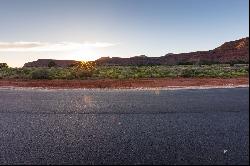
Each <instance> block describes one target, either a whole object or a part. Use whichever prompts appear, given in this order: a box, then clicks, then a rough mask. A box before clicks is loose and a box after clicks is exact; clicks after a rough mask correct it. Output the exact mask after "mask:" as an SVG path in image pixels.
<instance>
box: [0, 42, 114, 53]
mask: <svg viewBox="0 0 250 166" xmlns="http://www.w3.org/2000/svg"><path fill="white" fill-rule="evenodd" d="M115 45H116V44H114V43H105V42H96V43H90V42H85V43H76V42H58V43H45V42H0V52H42V51H71V50H77V49H81V48H104V47H111V46H115Z"/></svg>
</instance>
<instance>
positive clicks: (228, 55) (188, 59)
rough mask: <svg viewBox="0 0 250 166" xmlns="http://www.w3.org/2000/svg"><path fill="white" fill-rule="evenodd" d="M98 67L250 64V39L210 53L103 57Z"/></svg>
mask: <svg viewBox="0 0 250 166" xmlns="http://www.w3.org/2000/svg"><path fill="white" fill-rule="evenodd" d="M96 62H97V64H98V65H177V64H212V63H249V37H246V38H243V39H240V40H235V41H230V42H226V43H224V44H223V45H221V46H220V47H217V48H215V49H213V50H209V51H197V52H190V53H180V54H173V53H169V54H166V55H165V56H162V57H146V56H137V57H131V58H119V57H113V58H108V57H103V58H100V59H98V60H96Z"/></svg>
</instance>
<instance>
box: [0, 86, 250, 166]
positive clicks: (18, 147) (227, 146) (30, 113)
mask: <svg viewBox="0 0 250 166" xmlns="http://www.w3.org/2000/svg"><path fill="white" fill-rule="evenodd" d="M248 108H249V88H232V89H199V90H187V89H186V90H98V89H97V90H39V89H4V88H2V89H0V164H248V162H249V111H248Z"/></svg>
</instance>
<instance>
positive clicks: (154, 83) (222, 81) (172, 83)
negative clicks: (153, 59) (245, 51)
mask: <svg viewBox="0 0 250 166" xmlns="http://www.w3.org/2000/svg"><path fill="white" fill-rule="evenodd" d="M246 84H249V78H248V77H240V78H159V79H137V80H135V79H132V80H111V79H110V80H109V79H105V80H0V87H3V86H4V87H5V86H15V87H47V88H155V87H190V86H237V85H246Z"/></svg>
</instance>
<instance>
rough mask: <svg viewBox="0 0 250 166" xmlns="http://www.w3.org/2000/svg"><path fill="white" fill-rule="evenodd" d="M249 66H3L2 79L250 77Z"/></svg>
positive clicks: (91, 64)
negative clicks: (249, 75)
mask: <svg viewBox="0 0 250 166" xmlns="http://www.w3.org/2000/svg"><path fill="white" fill-rule="evenodd" d="M248 74H249V65H248V64H238V65H237V64H235V65H233V66H232V65H230V64H213V65H176V66H99V67H96V66H95V64H94V63H89V62H81V63H77V64H73V65H72V66H70V67H68V68H58V67H54V64H52V63H51V64H50V67H48V68H10V67H8V66H2V67H0V79H67V80H71V79H139V78H166V77H172V78H174V77H188V78H190V77H214V78H233V77H240V76H248Z"/></svg>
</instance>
